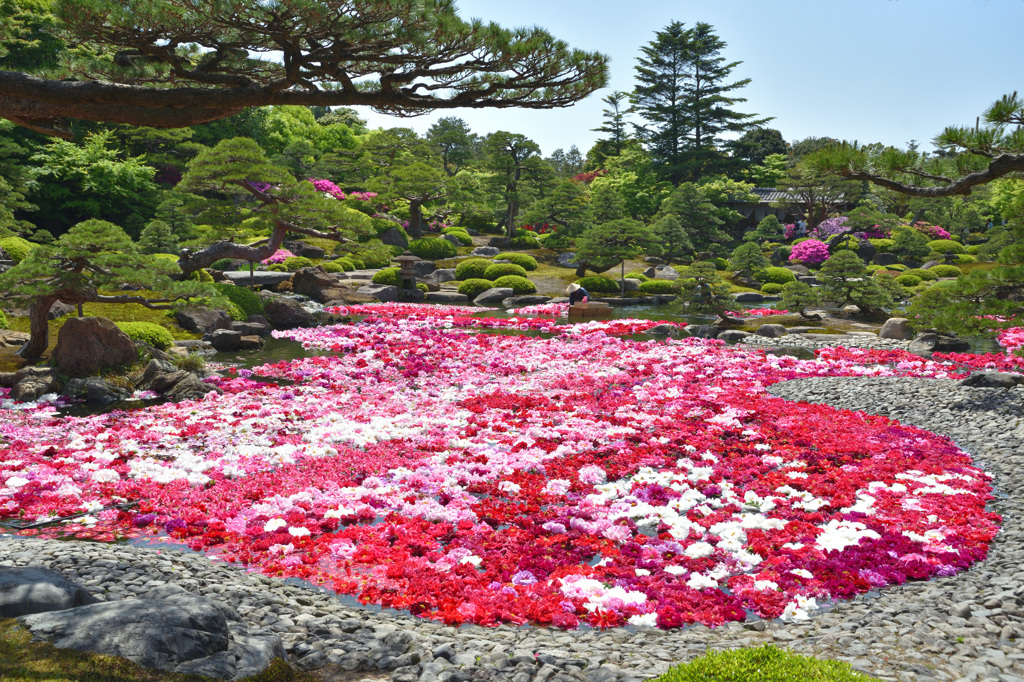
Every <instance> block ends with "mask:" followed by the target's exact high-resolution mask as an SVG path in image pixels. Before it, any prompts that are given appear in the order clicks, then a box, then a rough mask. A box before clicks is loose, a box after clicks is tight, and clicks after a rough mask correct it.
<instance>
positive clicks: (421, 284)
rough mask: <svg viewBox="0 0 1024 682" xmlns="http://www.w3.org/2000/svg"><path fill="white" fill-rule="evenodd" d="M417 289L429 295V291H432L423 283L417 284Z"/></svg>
mask: <svg viewBox="0 0 1024 682" xmlns="http://www.w3.org/2000/svg"><path fill="white" fill-rule="evenodd" d="M416 288H417V289H419V290H420V291H422V292H423V293H427V292H428V291H430V287H428V286H427V285H426V284H424V283H423V282H416Z"/></svg>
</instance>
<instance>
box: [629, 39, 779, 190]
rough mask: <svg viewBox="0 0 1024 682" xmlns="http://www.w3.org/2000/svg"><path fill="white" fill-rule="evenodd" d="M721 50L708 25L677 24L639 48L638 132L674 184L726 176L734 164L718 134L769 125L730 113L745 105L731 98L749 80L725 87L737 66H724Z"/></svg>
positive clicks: (751, 116) (722, 45)
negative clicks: (640, 121)
mask: <svg viewBox="0 0 1024 682" xmlns="http://www.w3.org/2000/svg"><path fill="white" fill-rule="evenodd" d="M725 47H726V43H725V42H724V41H722V40H721V39H720V38H719V37H718V36H717V35H715V33H714V29H713V27H712V26H711V25H710V24H706V23H697V24H695V25H694V26H693V28H685V27H684V25H683V24H682V23H681V22H678V21H675V22H672V23H671V24H669V25H668V26H666V27H665V28H664V29H663V30H661V31H659V32H658V33H657V34H656V37H655V39H654V40H653V41H652V42H651V43H649V44H648V45H645V46H644V47H642V48H641V52H642V53H643V56H642V57H640V59H639V64H638V66H637V67H636V76H637V85H636V88H635V89H634V91H633V104H634V107H635V109H636V111H637V113H639V114H640V115H641V116H642V117H643V119H644V121H645V123H643V124H641V125H637V126H636V130H637V134H638V136H639V137H640V139H641V140H643V142H644V143H645V145H646V146H647V149H648V151H649V152H650V153H651V156H652V157H653V158H654V161H655V163H656V165H657V167H658V168H659V170H660V171H661V173H662V174H663V175H664V176H665V177H667V178H669V179H670V180H671V181H672V182H673V183H679V182H681V181H683V180H699V179H700V178H702V177H704V176H706V175H714V174H717V173H721V172H724V171H726V170H727V169H728V168H730V167H731V166H733V165H735V160H732V159H729V158H728V157H726V156H725V154H723V153H722V146H723V139H722V135H723V134H725V133H742V132H745V131H747V130H749V129H751V128H753V127H755V126H759V125H761V124H763V123H765V122H767V121H768V120H770V119H755V116H754V114H741V113H739V112H737V111H735V110H734V109H733V108H732V107H733V106H735V105H736V104H739V103H741V102H745V101H746V100H745V99H744V98H742V97H738V96H736V95H735V94H734V93H735V91H736V90H739V89H740V88H742V87H744V86H746V85H747V84H748V83H749V82H750V79H744V80H739V81H736V82H734V83H727V82H726V81H727V80H728V78H729V76H730V74H731V73H732V71H733V69H735V68H736V67H737V66H738V65H739V64H740V63H741V62H727V61H726V59H725V58H724V57H722V56H721V52H722V50H723V49H725Z"/></svg>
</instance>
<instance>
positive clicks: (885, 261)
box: [871, 253, 899, 266]
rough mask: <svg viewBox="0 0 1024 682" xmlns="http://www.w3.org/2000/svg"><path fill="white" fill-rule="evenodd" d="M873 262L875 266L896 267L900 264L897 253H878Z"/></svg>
mask: <svg viewBox="0 0 1024 682" xmlns="http://www.w3.org/2000/svg"><path fill="white" fill-rule="evenodd" d="M871 262H872V263H874V264H875V265H882V266H886V265H896V263H898V262H899V258H897V257H896V254H895V253H876V254H875V257H874V258H872V259H871Z"/></svg>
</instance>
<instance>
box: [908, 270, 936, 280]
mask: <svg viewBox="0 0 1024 682" xmlns="http://www.w3.org/2000/svg"><path fill="white" fill-rule="evenodd" d="M903 274H904V275H916V276H917V277H920V278H921V279H927V280H929V281H931V280H934V279H938V278H939V276H938V275H936V274H935V273H934V272H932V271H931V270H924V269H922V268H911V269H909V270H904V271H903Z"/></svg>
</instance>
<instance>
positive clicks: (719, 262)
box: [714, 258, 729, 270]
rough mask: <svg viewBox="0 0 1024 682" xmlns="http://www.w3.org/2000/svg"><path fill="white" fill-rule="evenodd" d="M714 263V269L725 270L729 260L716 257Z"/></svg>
mask: <svg viewBox="0 0 1024 682" xmlns="http://www.w3.org/2000/svg"><path fill="white" fill-rule="evenodd" d="M714 264H715V270H727V269H728V268H729V261H727V260H726V259H724V258H716V259H715V260H714Z"/></svg>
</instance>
